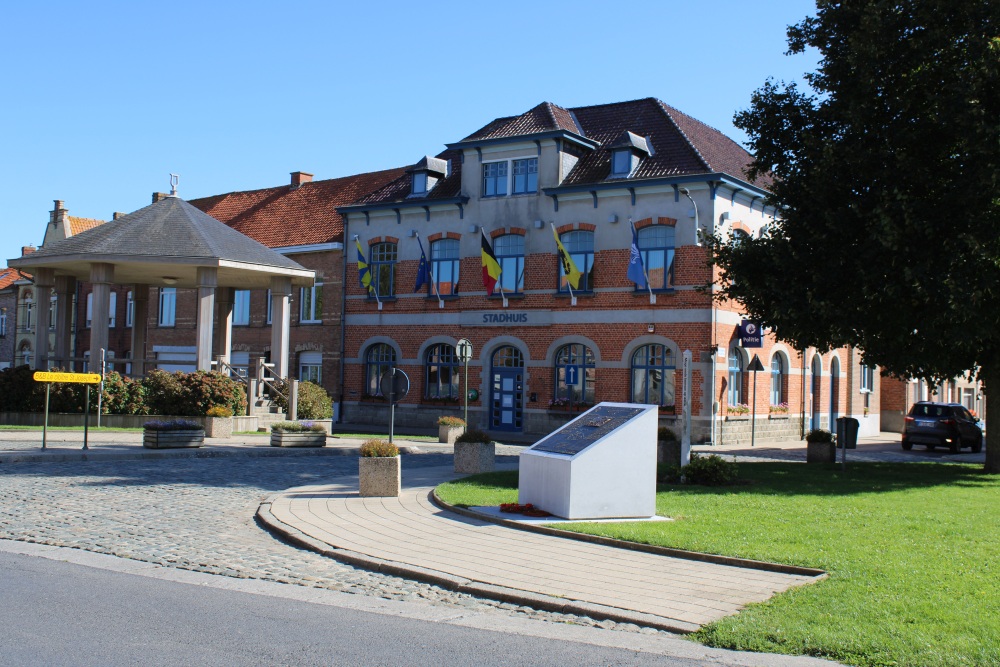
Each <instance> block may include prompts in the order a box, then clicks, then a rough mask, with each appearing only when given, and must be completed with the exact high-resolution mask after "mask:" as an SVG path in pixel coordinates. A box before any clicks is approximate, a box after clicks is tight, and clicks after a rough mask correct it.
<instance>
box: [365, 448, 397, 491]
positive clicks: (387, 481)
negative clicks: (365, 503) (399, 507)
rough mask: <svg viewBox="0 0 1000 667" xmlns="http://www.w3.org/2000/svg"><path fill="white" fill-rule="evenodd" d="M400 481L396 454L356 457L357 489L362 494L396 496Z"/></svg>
mask: <svg viewBox="0 0 1000 667" xmlns="http://www.w3.org/2000/svg"><path fill="white" fill-rule="evenodd" d="M401 482H402V466H401V465H400V457H398V456H362V457H359V458H358V490H359V491H360V494H361V495H362V496H369V497H386V496H390V497H397V496H399V489H400V486H401Z"/></svg>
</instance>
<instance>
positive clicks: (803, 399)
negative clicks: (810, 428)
mask: <svg viewBox="0 0 1000 667" xmlns="http://www.w3.org/2000/svg"><path fill="white" fill-rule="evenodd" d="M799 354H800V355H801V356H802V391H801V392H800V394H801V395H800V396H799V400H800V401H801V403H802V419H801V420H800V426H799V438H805V437H806V348H802V351H801V352H799Z"/></svg>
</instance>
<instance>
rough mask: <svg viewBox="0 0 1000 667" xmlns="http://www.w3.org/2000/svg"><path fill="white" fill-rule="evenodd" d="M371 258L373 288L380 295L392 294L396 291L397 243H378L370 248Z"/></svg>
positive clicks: (369, 263)
mask: <svg viewBox="0 0 1000 667" xmlns="http://www.w3.org/2000/svg"><path fill="white" fill-rule="evenodd" d="M370 253H371V259H370V261H369V262H368V265H369V268H370V269H371V276H372V288H373V289H374V290H375V293H376V294H378V295H379V297H383V296H392V295H394V294H395V293H396V289H395V284H396V258H397V255H396V244H395V243H376V244H374V245H373V246H372V247H371V250H370Z"/></svg>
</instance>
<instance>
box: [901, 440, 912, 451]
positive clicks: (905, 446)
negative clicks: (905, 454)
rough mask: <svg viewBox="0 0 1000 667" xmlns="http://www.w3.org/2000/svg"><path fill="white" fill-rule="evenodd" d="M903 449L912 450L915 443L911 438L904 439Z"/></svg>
mask: <svg viewBox="0 0 1000 667" xmlns="http://www.w3.org/2000/svg"><path fill="white" fill-rule="evenodd" d="M903 449H904V450H906V451H910V450H911V449H913V443H912V442H910V441H909V440H904V441H903Z"/></svg>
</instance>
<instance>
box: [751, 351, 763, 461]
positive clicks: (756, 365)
mask: <svg viewBox="0 0 1000 667" xmlns="http://www.w3.org/2000/svg"><path fill="white" fill-rule="evenodd" d="M748 369H749V370H751V371H753V406H752V407H751V415H750V446H751V447H753V446H754V440H756V437H757V371H762V370H764V364H762V363H760V357H758V356H757V355H756V354H755V355H753V359H752V360H751V361H750V366H749V367H748Z"/></svg>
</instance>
